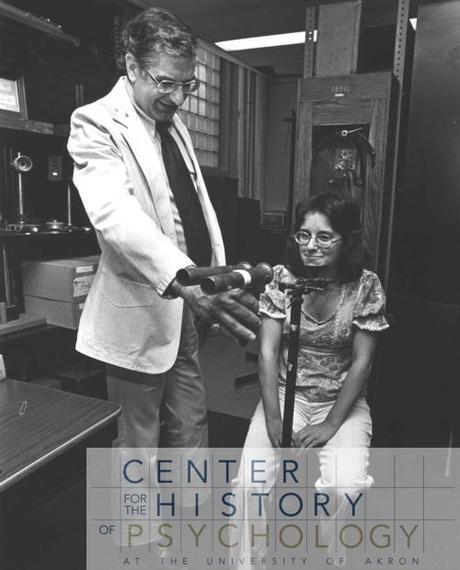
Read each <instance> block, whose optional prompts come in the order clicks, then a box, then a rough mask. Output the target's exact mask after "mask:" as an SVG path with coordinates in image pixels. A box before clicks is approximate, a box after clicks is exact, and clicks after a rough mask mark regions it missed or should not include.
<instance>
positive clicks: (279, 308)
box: [259, 265, 286, 319]
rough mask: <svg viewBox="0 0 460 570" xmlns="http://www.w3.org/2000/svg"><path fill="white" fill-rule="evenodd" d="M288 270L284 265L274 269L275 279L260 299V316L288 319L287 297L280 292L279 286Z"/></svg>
mask: <svg viewBox="0 0 460 570" xmlns="http://www.w3.org/2000/svg"><path fill="white" fill-rule="evenodd" d="M285 271H286V269H285V268H284V266H283V265H276V266H275V267H274V268H273V279H272V280H271V281H270V283H269V284H268V285H266V286H265V291H264V292H263V293H261V295H260V298H259V314H260V315H266V316H267V317H271V318H272V319H285V318H286V295H285V294H284V293H283V291H280V290H279V287H278V284H279V282H280V281H282V280H283V275H284V273H285Z"/></svg>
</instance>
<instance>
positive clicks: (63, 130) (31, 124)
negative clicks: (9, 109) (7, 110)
mask: <svg viewBox="0 0 460 570" xmlns="http://www.w3.org/2000/svg"><path fill="white" fill-rule="evenodd" d="M0 128H4V129H12V130H14V131H26V132H29V133H39V134H41V135H57V136H61V137H66V136H68V135H69V131H70V127H69V125H61V124H60V125H54V124H53V123H47V122H45V121H34V120H32V119H10V118H5V117H1V116H0Z"/></svg>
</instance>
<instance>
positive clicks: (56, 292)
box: [22, 255, 99, 303]
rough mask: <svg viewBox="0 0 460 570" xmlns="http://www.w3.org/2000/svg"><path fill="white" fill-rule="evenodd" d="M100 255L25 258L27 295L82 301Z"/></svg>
mask: <svg viewBox="0 0 460 570" xmlns="http://www.w3.org/2000/svg"><path fill="white" fill-rule="evenodd" d="M98 263H99V256H94V255H93V256H86V257H76V258H74V259H51V260H48V261H23V263H22V285H23V293H24V296H33V297H40V298H42V299H52V300H55V301H63V302H66V303H81V302H82V301H84V300H85V299H86V297H87V295H88V293H89V290H90V287H91V285H92V283H93V281H94V276H95V274H96V270H97V266H98Z"/></svg>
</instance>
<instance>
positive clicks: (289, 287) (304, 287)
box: [279, 277, 332, 447]
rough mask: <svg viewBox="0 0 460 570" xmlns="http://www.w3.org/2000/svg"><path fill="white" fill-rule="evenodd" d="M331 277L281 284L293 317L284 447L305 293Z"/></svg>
mask: <svg viewBox="0 0 460 570" xmlns="http://www.w3.org/2000/svg"><path fill="white" fill-rule="evenodd" d="M331 282H332V280H331V279H325V278H321V277H311V278H305V279H298V280H297V281H296V282H295V283H284V282H281V283H280V284H279V288H280V290H281V291H287V292H288V295H289V297H290V298H291V318H290V322H289V347H288V358H287V374H286V394H285V399H284V414H283V434H282V439H281V445H282V447H291V442H292V423H293V419H294V400H295V387H296V380H297V362H298V358H299V336H300V318H301V315H302V312H301V309H302V303H303V298H304V296H305V295H308V294H309V293H311V292H312V291H322V290H324V289H325V288H326V286H327V285H328V283H331Z"/></svg>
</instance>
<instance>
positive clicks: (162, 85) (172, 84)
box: [143, 67, 200, 95]
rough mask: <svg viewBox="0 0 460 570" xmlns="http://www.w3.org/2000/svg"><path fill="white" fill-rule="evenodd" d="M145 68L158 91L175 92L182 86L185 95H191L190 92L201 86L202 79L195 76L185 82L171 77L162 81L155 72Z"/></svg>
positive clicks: (164, 92)
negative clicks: (173, 79)
mask: <svg viewBox="0 0 460 570" xmlns="http://www.w3.org/2000/svg"><path fill="white" fill-rule="evenodd" d="M143 69H144V71H145V73H147V75H148V76H149V77H150V79H151V80H152V81H153V82H154V83H155V85H156V89H157V91H158V93H163V94H166V93H173V92H174V91H175V90H176V89H178V88H179V87H182V92H183V93H184V95H190V93H193V92H194V91H196V90H197V89H198V87H199V86H200V80H199V79H196V78H195V77H194V78H193V79H191V80H190V81H185V82H183V83H182V82H181V81H172V80H171V79H162V80H161V81H160V80H158V79H157V78H156V77H155V75H153V73H151V72H150V71H148V70H147V69H145V67H144V68H143Z"/></svg>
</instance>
